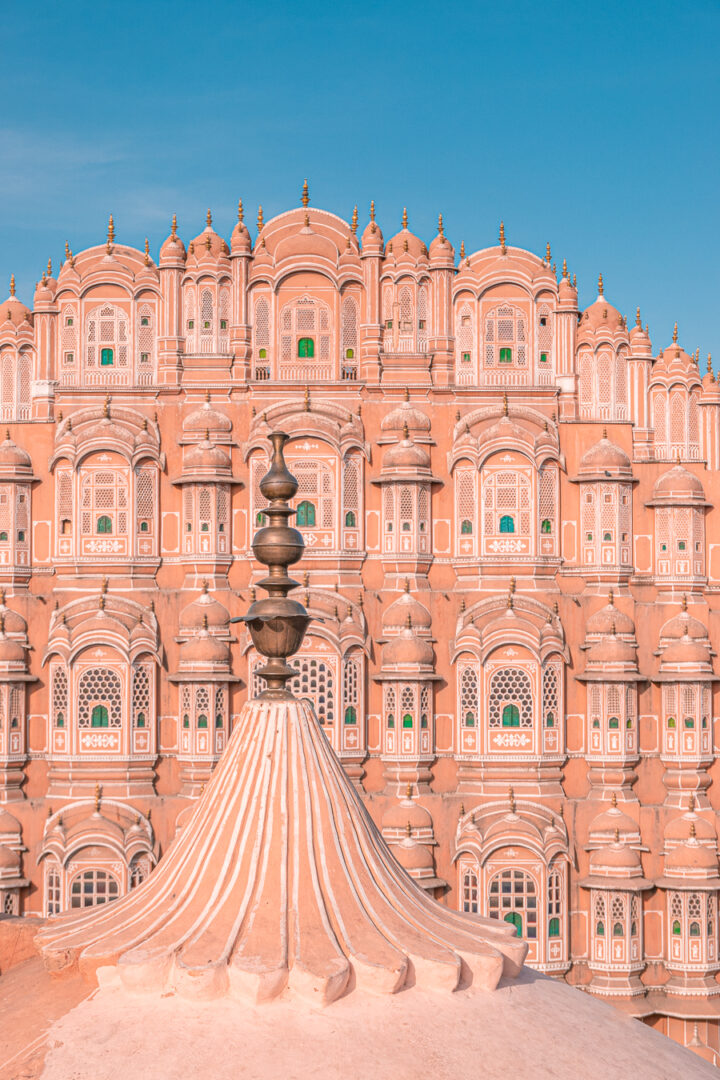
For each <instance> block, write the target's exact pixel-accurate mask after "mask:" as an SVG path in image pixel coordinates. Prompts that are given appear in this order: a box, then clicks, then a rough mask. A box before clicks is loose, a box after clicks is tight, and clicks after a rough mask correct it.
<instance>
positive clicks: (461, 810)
mask: <svg viewBox="0 0 720 1080" xmlns="http://www.w3.org/2000/svg"><path fill="white" fill-rule="evenodd" d="M460 817H465V803H460Z"/></svg>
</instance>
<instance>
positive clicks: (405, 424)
mask: <svg viewBox="0 0 720 1080" xmlns="http://www.w3.org/2000/svg"><path fill="white" fill-rule="evenodd" d="M409 438H410V429H409V427H408V422H407V420H403V439H404V440H405V442H407V441H408V439H409Z"/></svg>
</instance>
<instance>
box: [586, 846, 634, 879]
mask: <svg viewBox="0 0 720 1080" xmlns="http://www.w3.org/2000/svg"><path fill="white" fill-rule="evenodd" d="M640 865H641V864H640V855H639V853H638V852H637V851H635V850H634V848H631V847H627V846H626V845H625V844H611V845H610V847H606V848H600V849H599V850H598V851H593V852H591V853H590V871H591V873H592V872H593V871H594V872H596V873H598V872H602V871H608V870H637V869H638V868H639V867H640Z"/></svg>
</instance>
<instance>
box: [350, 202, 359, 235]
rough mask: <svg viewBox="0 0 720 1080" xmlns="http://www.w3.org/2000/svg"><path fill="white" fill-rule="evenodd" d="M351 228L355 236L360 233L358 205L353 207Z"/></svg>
mask: <svg viewBox="0 0 720 1080" xmlns="http://www.w3.org/2000/svg"><path fill="white" fill-rule="evenodd" d="M350 228H351V230H352V233H353V236H354V235H355V233H356V232H357V231H358V208H357V205H355V206H354V207H353V212H352V223H351V225H350Z"/></svg>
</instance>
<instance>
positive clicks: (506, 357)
mask: <svg viewBox="0 0 720 1080" xmlns="http://www.w3.org/2000/svg"><path fill="white" fill-rule="evenodd" d="M500 363H501V364H512V349H501V350H500Z"/></svg>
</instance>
